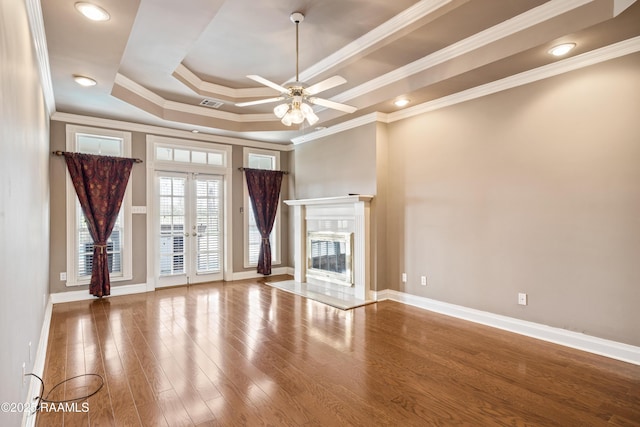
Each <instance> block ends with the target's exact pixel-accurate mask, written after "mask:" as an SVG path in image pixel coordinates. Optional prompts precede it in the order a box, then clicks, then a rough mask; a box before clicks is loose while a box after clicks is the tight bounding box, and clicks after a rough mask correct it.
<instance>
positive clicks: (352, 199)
mask: <svg viewBox="0 0 640 427" xmlns="http://www.w3.org/2000/svg"><path fill="white" fill-rule="evenodd" d="M371 199H373V196H367V195H363V194H354V195H351V196H338V197H320V198H317V199H296V200H285V201H284V202H285V203H286V204H287V205H289V206H309V205H336V204H345V203H349V204H352V203H358V202H370V201H371Z"/></svg>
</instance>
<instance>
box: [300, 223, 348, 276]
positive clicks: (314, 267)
mask: <svg viewBox="0 0 640 427" xmlns="http://www.w3.org/2000/svg"><path fill="white" fill-rule="evenodd" d="M352 252H353V233H346V232H334V231H310V232H308V233H307V280H308V281H309V280H311V279H317V280H324V281H327V282H331V283H336V284H338V285H345V286H351V285H353V270H352V267H351V260H352V257H351V254H352Z"/></svg>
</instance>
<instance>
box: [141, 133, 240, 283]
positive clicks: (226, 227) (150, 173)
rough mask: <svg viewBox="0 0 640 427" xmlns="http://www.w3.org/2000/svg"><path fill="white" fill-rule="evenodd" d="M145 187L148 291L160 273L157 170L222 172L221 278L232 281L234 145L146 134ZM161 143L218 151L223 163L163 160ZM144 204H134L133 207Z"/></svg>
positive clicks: (213, 173)
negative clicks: (159, 155)
mask: <svg viewBox="0 0 640 427" xmlns="http://www.w3.org/2000/svg"><path fill="white" fill-rule="evenodd" d="M146 140H147V141H146V151H147V156H146V166H147V167H146V172H147V173H146V179H147V183H146V188H147V198H146V199H147V200H146V203H147V206H146V214H147V291H153V290H155V289H156V287H157V283H156V280H157V277H158V272H159V265H158V262H157V259H156V258H157V257H156V252H155V251H156V248H155V244H156V239H155V231H156V230H155V225H156V224H155V222H156V212H155V209H156V208H155V200H156V197H157V194H156V191H157V190H156V182H155V181H156V180H155V176H156V171H165V172H186V173H201V174H206V175H220V176H222V181H223V188H222V191H223V204H224V207H223V212H222V215H223V224H222V225H223V231H222V236H223V237H222V238H223V246H222V252H223V253H222V256H223V262H222V280H224V281H230V280H233V239H232V238H231V236H232V222H231V209H232V191H231V189H232V187H233V186H232V184H233V182H232V180H233V173H232V172H233V168H232V166H231V163H232V161H231V152H232V147H231V146H229V145H222V144H214V143H209V142H199V141H192V140H187V139H181V138H171V137H164V136H156V135H147V138H146ZM158 146H171V147H176V148H179V149H189V150H205V151H215V152H217V153H219V154H221V155H222V164H221V165H219V166H218V165H200V164H194V163H182V162H175V161H162V160H156V156H155V153H156V148H157V147H158ZM136 208H139V209H138V210H141V209H140V208H141V207H134V210H135V209H136Z"/></svg>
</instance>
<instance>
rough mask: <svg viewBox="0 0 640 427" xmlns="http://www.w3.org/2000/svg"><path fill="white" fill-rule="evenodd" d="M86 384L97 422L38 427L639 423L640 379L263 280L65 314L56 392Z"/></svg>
mask: <svg viewBox="0 0 640 427" xmlns="http://www.w3.org/2000/svg"><path fill="white" fill-rule="evenodd" d="M285 279H287V277H283V276H281V277H273V278H269V280H274V281H277V280H285ZM84 373H92V374H99V375H100V376H102V377H103V378H104V386H103V388H102V389H101V390H100V392H98V393H97V394H96V395H95V396H92V397H90V398H89V399H88V411H86V412H83V411H82V410H78V411H75V412H63V411H58V412H52V411H49V412H41V413H40V414H39V415H38V418H37V425H38V426H41V427H45V426H46V427H48V426H87V425H91V426H98V425H99V426H110V425H113V426H154V427H155V426H192V425H197V426H236V425H238V426H262V425H270V426H350V425H353V426H385V425H388V426H425V425H441V426H446V425H474V426H494V425H495V426H525V425H527V426H563V427H566V426H600V425H603V426H604V425H609V426H640V366H636V365H631V364H627V363H623V362H618V361H614V360H611V359H608V358H605V357H600V356H596V355H592V354H589V353H584V352H580V351H576V350H572V349H568V348H565V347H562V346H558V345H554V344H551V343H546V342H543V341H538V340H535V339H531V338H527V337H522V336H519V335H516V334H512V333H509V332H505V331H501V330H498V329H493V328H489V327H485V326H481V325H477V324H473V323H469V322H465V321H462V320H458V319H453V318H450V317H447V316H443V315H439V314H435V313H431V312H428V311H425V310H421V309H418V308H415V307H411V306H407V305H403V304H399V303H395V302H391V301H384V302H379V303H375V304H371V305H367V306H364V307H359V308H356V309H353V310H348V311H342V310H339V309H336V308H333V307H330V306H327V305H324V304H321V303H318V302H315V301H312V300H307V299H305V298H302V297H300V296H297V295H293V294H290V293H287V292H284V291H281V290H278V289H275V288H272V287H270V286H266V285H264V284H263V283H261V282H260V281H238V282H230V283H229V282H227V283H222V282H218V283H212V284H205V285H195V286H189V287H180V288H172V289H164V290H158V291H156V292H150V293H146V294H138V295H132V296H123V297H111V298H105V299H102V300H93V301H82V302H75V303H66V304H57V305H55V306H54V308H53V315H52V319H51V328H50V336H49V344H48V354H47V360H46V366H45V374H44V381H45V384H46V390H45V394H46V392H48V391H49V389H50V388H51V387H53V386H54V385H55V384H57V383H59V382H60V381H63V380H64V379H66V378H70V377H73V376H76V375H79V374H84ZM98 383H99V379H97V378H96V377H89V378H78V379H75V380H72V381H69V382H68V383H65V384H64V385H63V386H61V387H58V388H57V389H56V390H54V393H52V394H51V395H50V396H49V398H50V399H64V398H67V399H69V398H75V397H79V396H82V395H83V394H87V393H90V392H91V391H92V390H95V388H96V387H97V386H98ZM80 405H81V403H79V404H78V407H79V408H80V409H81V408H82V407H81V406H80Z"/></svg>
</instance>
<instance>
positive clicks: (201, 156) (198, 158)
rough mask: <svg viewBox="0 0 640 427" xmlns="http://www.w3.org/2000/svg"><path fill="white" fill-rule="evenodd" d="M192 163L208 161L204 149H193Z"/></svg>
mask: <svg viewBox="0 0 640 427" xmlns="http://www.w3.org/2000/svg"><path fill="white" fill-rule="evenodd" d="M191 163H201V164H206V163H207V153H204V152H202V151H192V152H191Z"/></svg>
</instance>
